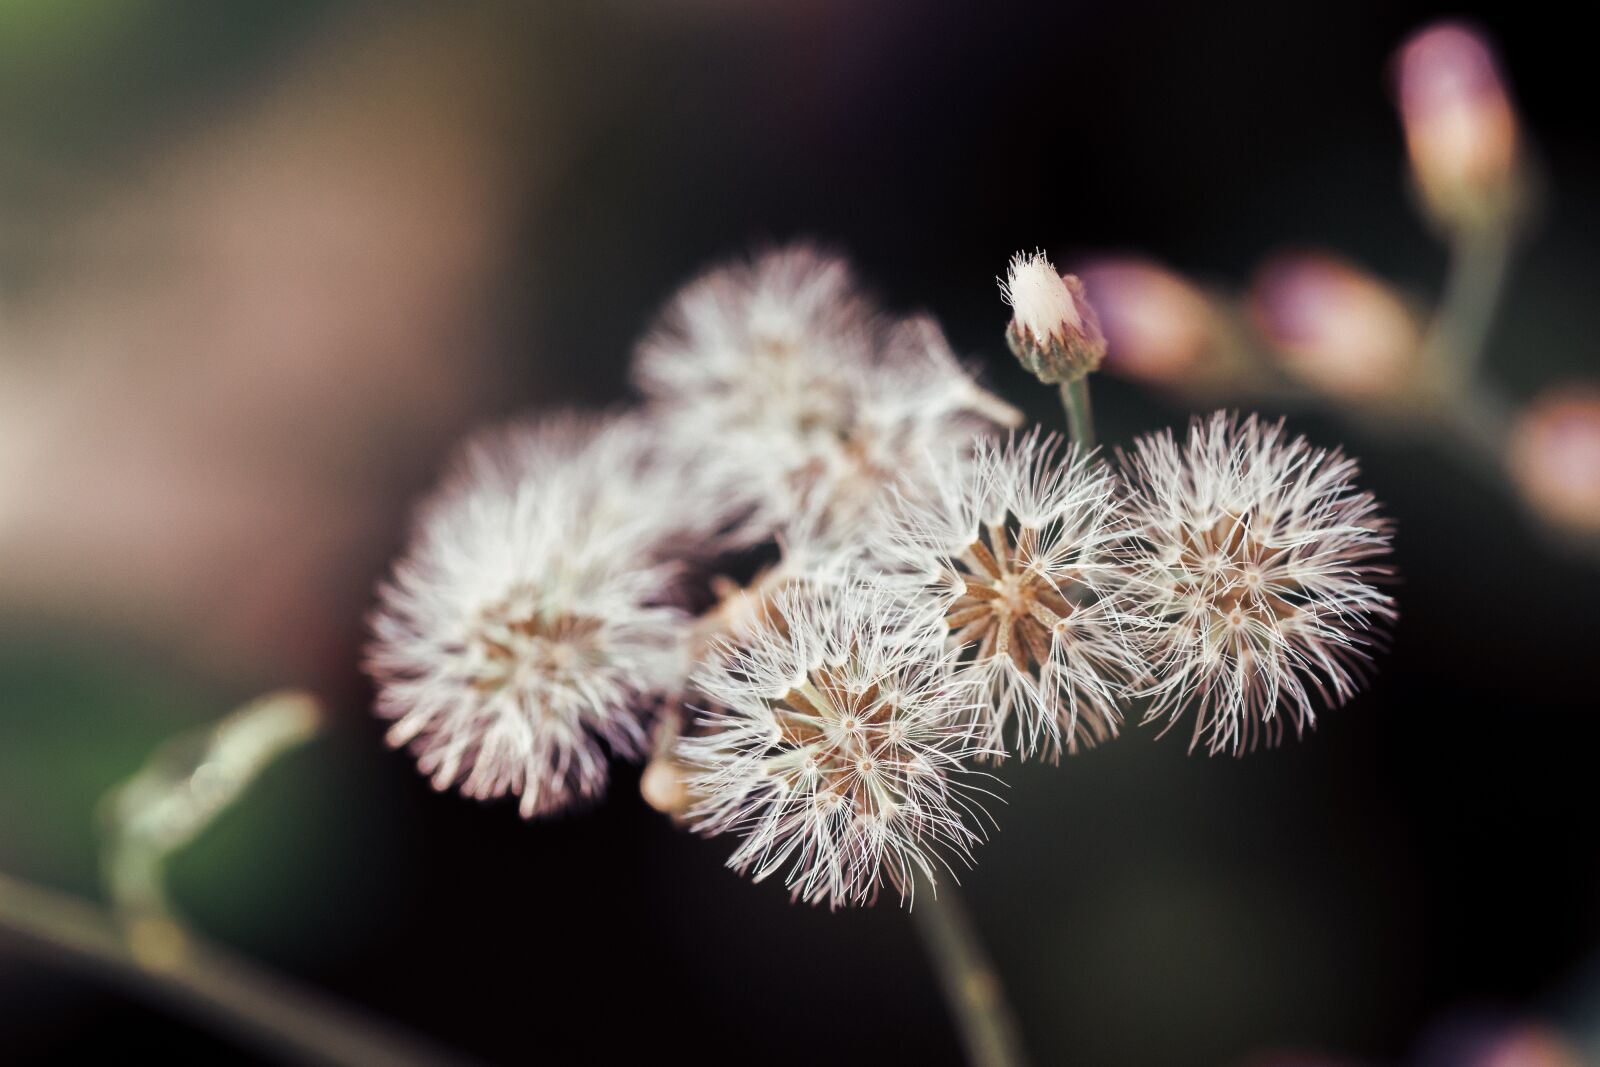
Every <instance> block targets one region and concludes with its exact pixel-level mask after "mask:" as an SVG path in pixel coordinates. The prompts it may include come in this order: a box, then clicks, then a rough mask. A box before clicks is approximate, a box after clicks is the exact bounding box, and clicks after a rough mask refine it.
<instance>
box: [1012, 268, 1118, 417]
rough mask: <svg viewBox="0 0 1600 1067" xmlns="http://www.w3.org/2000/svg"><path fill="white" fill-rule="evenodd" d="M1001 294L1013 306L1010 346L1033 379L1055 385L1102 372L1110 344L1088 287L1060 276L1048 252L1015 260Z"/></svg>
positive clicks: (1073, 278) (1069, 277)
mask: <svg viewBox="0 0 1600 1067" xmlns="http://www.w3.org/2000/svg"><path fill="white" fill-rule="evenodd" d="M1000 295H1001V296H1002V297H1003V298H1004V299H1005V302H1006V303H1007V304H1010V305H1011V324H1010V325H1009V326H1007V327H1006V343H1007V344H1008V345H1010V346H1011V353H1012V355H1014V356H1016V357H1017V359H1018V360H1020V361H1021V363H1022V365H1023V366H1024V367H1026V368H1027V369H1028V371H1029V372H1030V373H1031V374H1033V375H1034V377H1036V378H1038V379H1039V380H1040V381H1041V382H1044V383H1045V384H1047V385H1054V384H1056V383H1059V382H1075V381H1077V380H1078V379H1079V378H1082V377H1083V376H1084V375H1086V374H1089V373H1090V372H1092V371H1095V370H1098V369H1099V367H1100V361H1101V360H1102V359H1104V358H1105V354H1106V339H1105V336H1104V335H1103V334H1102V333H1101V332H1100V320H1099V318H1098V317H1097V316H1096V315H1095V313H1094V308H1092V307H1090V306H1089V300H1088V298H1087V297H1086V296H1085V295H1084V291H1083V283H1082V282H1081V281H1079V280H1078V279H1077V278H1076V277H1074V276H1073V275H1071V274H1067V275H1063V274H1060V273H1058V272H1057V271H1056V269H1055V267H1053V266H1051V264H1050V260H1049V259H1047V258H1045V254H1044V253H1043V252H1035V253H1033V254H1032V255H1031V256H1030V255H1028V254H1027V253H1025V252H1018V253H1017V254H1016V255H1014V256H1012V257H1011V266H1010V267H1009V269H1008V270H1007V271H1006V276H1005V278H1004V279H1002V280H1001V281H1000Z"/></svg>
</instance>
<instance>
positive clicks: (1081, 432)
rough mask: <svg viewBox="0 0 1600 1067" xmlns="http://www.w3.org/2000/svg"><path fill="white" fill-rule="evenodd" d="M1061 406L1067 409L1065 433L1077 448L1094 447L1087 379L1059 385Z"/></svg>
mask: <svg viewBox="0 0 1600 1067" xmlns="http://www.w3.org/2000/svg"><path fill="white" fill-rule="evenodd" d="M1061 406H1062V407H1064V408H1066V409H1067V432H1068V433H1070V434H1071V435H1072V440H1073V442H1074V443H1075V444H1077V446H1078V447H1079V448H1081V449H1082V450H1083V451H1085V452H1087V451H1089V450H1090V449H1091V448H1093V447H1094V415H1093V413H1092V412H1091V411H1090V409H1089V377H1088V375H1084V376H1083V377H1082V378H1079V379H1077V380H1076V381H1071V382H1062V383H1061Z"/></svg>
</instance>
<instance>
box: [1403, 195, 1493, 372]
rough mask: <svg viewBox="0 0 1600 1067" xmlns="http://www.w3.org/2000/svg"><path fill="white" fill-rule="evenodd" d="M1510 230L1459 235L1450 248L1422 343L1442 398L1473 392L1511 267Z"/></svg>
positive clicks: (1487, 227)
mask: <svg viewBox="0 0 1600 1067" xmlns="http://www.w3.org/2000/svg"><path fill="white" fill-rule="evenodd" d="M1511 247H1512V228H1511V226H1510V225H1509V224H1507V223H1503V222H1497V223H1491V224H1488V225H1485V226H1482V227H1476V228H1467V229H1462V230H1460V231H1459V232H1457V233H1456V234H1455V236H1454V237H1453V238H1452V239H1451V242H1450V268H1449V274H1448V275H1447V276H1446V278H1445V285H1444V292H1443V293H1442V294H1441V296H1440V299H1439V307H1438V310H1437V311H1436V312H1435V314H1434V318H1433V325H1432V326H1431V327H1429V330H1428V336H1427V339H1426V340H1425V341H1424V343H1423V359H1424V366H1425V367H1427V368H1428V370H1429V371H1430V372H1431V373H1433V374H1434V375H1435V376H1436V381H1437V382H1438V383H1439V385H1440V387H1441V388H1442V390H1443V391H1444V392H1445V393H1447V394H1453V393H1459V392H1463V391H1466V390H1469V389H1471V388H1473V387H1474V384H1475V383H1476V381H1477V379H1478V375H1479V373H1480V371H1481V370H1482V365H1483V354H1484V350H1485V348H1486V347H1487V343H1488V340H1489V329H1490V327H1491V326H1492V325H1493V323H1494V315H1495V310H1496V309H1497V308H1498V306H1499V304H1500V294H1501V290H1502V289H1503V288H1504V287H1505V281H1506V273H1507V271H1508V269H1509V267H1510V265H1511Z"/></svg>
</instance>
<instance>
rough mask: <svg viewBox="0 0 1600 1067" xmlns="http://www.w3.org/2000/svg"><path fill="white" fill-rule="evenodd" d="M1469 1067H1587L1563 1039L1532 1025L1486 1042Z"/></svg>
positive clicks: (1575, 1050) (1576, 1051)
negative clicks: (1584, 1066)
mask: <svg viewBox="0 0 1600 1067" xmlns="http://www.w3.org/2000/svg"><path fill="white" fill-rule="evenodd" d="M1469 1067H1583V1060H1582V1059H1581V1058H1580V1057H1579V1054H1578V1050H1577V1049H1575V1048H1573V1047H1572V1046H1571V1045H1569V1044H1568V1043H1567V1042H1566V1041H1564V1040H1563V1039H1562V1038H1561V1037H1560V1036H1559V1035H1557V1034H1555V1033H1553V1032H1552V1031H1550V1030H1549V1029H1547V1028H1545V1027H1542V1026H1535V1025H1530V1026H1521V1027H1518V1028H1517V1029H1515V1030H1512V1031H1511V1032H1510V1033H1506V1034H1502V1035H1500V1036H1499V1037H1497V1038H1495V1039H1493V1040H1491V1041H1489V1042H1486V1044H1485V1047H1484V1048H1483V1050H1482V1051H1481V1053H1480V1054H1479V1056H1478V1057H1477V1058H1476V1059H1474V1060H1472V1062H1471V1064H1470V1065H1469Z"/></svg>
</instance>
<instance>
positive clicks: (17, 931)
mask: <svg viewBox="0 0 1600 1067" xmlns="http://www.w3.org/2000/svg"><path fill="white" fill-rule="evenodd" d="M126 933H127V936H126V937H124V936H123V932H122V930H121V929H120V928H119V927H118V925H117V924H116V923H115V922H114V921H113V920H112V919H111V917H110V916H109V915H108V914H107V913H106V912H105V910H104V909H102V908H100V907H97V906H96V905H94V904H92V903H90V902H89V901H86V900H82V899H79V898H77V897H74V896H70V895H68V894H65V893H60V892H56V891H54V890H49V889H43V888H40V887H38V886H33V885H30V884H28V883H25V882H21V881H18V880H16V879H14V878H11V877H10V876H8V875H4V874H0V935H10V936H12V937H13V938H14V939H15V940H17V941H19V942H20V943H21V945H22V946H23V947H25V948H30V949H34V950H36V951H38V952H40V953H42V954H45V955H49V956H53V957H56V958H58V959H60V960H62V961H64V962H68V963H73V964H77V965H79V966H82V967H85V968H87V969H89V970H93V971H95V972H97V973H98V974H100V975H101V976H102V977H104V978H106V979H108V980H110V981H112V982H114V983H116V984H118V985H120V986H123V987H124V988H125V989H127V990H128V991H129V992H131V993H135V994H137V995H140V996H144V997H148V998H150V999H152V1000H156V1001H159V1002H161V1003H163V1004H166V1005H168V1006H170V1007H172V1008H173V1009H176V1010H178V1011H181V1012H183V1013H186V1014H188V1015H190V1016H192V1017H194V1018H196V1019H200V1020H203V1021H205V1022H207V1023H209V1024H211V1025H213V1026H215V1027H217V1028H218V1029H219V1030H222V1031H225V1032H227V1033H229V1034H232V1035H233V1036H235V1037H237V1038H239V1039H240V1040H241V1041H244V1042H248V1043H249V1044H251V1045H253V1046H254V1047H255V1048H257V1049H258V1050H260V1051H262V1052H265V1053H267V1054H269V1055H272V1056H275V1057H278V1058H281V1059H284V1060H286V1061H289V1062H295V1063H318V1064H327V1065H332V1067H344V1065H350V1067H357V1065H362V1067H365V1065H368V1064H375V1063H382V1064H400V1065H408V1064H409V1065H420V1064H442V1063H447V1062H451V1061H450V1060H448V1059H446V1058H444V1057H443V1056H440V1055H437V1054H434V1053H431V1052H426V1051H424V1050H422V1049H420V1048H418V1047H417V1046H416V1045H414V1044H412V1043H411V1042H410V1041H408V1040H405V1039H402V1038H400V1037H399V1036H397V1035H396V1034H394V1033H391V1032H390V1031H389V1030H387V1029H385V1028H383V1027H381V1026H379V1025H377V1024H375V1023H372V1022H369V1021H367V1020H365V1019H363V1018H360V1017H357V1016H355V1015H352V1014H350V1013H348V1012H345V1011H343V1010H341V1009H338V1008H335V1007H333V1006H331V1005H329V1004H327V1003H325V1002H324V1001H322V1000H319V999H317V998H315V997H313V996H311V995H310V994H308V993H305V992H302V991H300V990H298V989H295V988H294V987H292V986H290V985H288V984H287V983H285V982H283V981H281V980H279V979H277V978H274V977H271V976H270V975H267V974H264V973H262V972H260V971H258V970H256V969H254V968H252V967H251V966H249V965H248V964H246V963H245V962H243V961H242V960H240V959H238V958H236V957H234V956H233V955H232V954H230V953H228V952H226V951H224V950H222V949H220V948H217V947H214V946H212V945H210V944H208V943H207V942H205V941H204V940H203V939H201V938H199V937H197V936H196V935H194V934H193V933H191V932H188V931H186V930H184V929H182V928H180V927H179V926H177V924H175V923H173V922H172V921H171V920H170V919H166V918H164V917H160V916H150V917H146V918H142V919H138V920H135V921H133V922H132V923H130V924H129V925H128V926H127V927H126Z"/></svg>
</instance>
